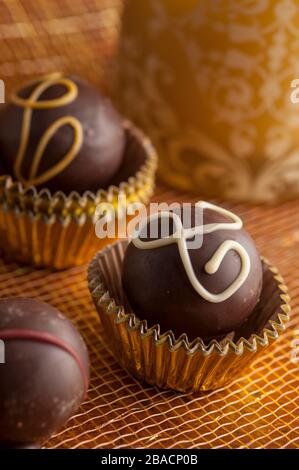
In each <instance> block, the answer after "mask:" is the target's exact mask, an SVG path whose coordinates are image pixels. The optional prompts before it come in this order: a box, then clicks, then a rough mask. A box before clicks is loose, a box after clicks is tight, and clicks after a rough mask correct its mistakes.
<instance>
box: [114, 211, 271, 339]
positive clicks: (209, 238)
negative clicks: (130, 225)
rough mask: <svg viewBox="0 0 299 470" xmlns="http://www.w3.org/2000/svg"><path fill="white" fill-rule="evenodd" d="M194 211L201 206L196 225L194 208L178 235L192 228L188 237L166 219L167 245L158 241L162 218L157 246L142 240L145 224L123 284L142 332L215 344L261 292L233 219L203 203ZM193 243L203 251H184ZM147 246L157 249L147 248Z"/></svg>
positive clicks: (251, 255) (244, 237)
mask: <svg viewBox="0 0 299 470" xmlns="http://www.w3.org/2000/svg"><path fill="white" fill-rule="evenodd" d="M197 204H198V205H199V207H201V204H202V206H203V207H204V210H203V218H202V219H201V222H200V224H199V225H198V224H197V223H196V221H195V207H194V206H193V207H192V217H190V218H189V219H188V217H186V218H185V217H183V223H182V226H183V227H184V229H188V228H189V229H190V227H197V229H196V230H195V232H194V231H191V232H189V238H188V231H186V230H184V231H183V232H180V229H179V227H178V225H180V224H181V222H182V219H181V217H180V216H178V217H179V219H178V220H179V222H178V223H177V222H176V223H175V224H174V221H173V220H172V219H171V221H172V228H171V230H170V234H173V233H174V232H177V234H178V233H179V236H177V238H174V237H169V238H168V241H167V239H166V238H165V237H161V233H160V232H161V215H160V216H159V218H158V219H156V221H155V223H156V224H158V228H157V230H158V231H157V233H158V237H157V238H156V239H154V238H153V236H152V237H151V238H150V236H149V232H148V229H149V227H150V222H149V220H147V222H146V223H145V225H144V226H143V228H142V227H141V229H140V233H139V236H138V237H136V238H135V239H133V240H132V241H131V242H130V243H129V245H128V248H127V250H126V253H125V257H124V262H123V273H122V280H123V287H124V291H125V293H126V295H127V298H128V300H129V303H130V305H131V307H132V309H133V311H134V313H135V314H136V316H137V317H138V318H139V319H141V320H147V324H148V326H149V327H151V326H153V325H155V324H159V325H160V331H161V333H164V332H166V331H167V330H172V331H173V333H174V334H175V337H176V338H178V337H179V336H180V335H181V334H183V333H185V334H187V336H188V339H189V340H190V341H192V340H194V339H195V338H197V337H200V338H202V339H203V340H204V341H209V340H211V339H220V338H221V337H223V336H224V335H226V334H227V333H229V332H231V331H233V330H234V329H235V328H237V327H238V326H240V325H241V324H243V323H244V322H245V321H246V319H247V318H248V317H249V316H250V314H251V312H252V311H253V309H254V307H255V306H256V304H257V302H258V301H259V297H260V293H261V288H262V266H261V260H260V257H259V255H258V252H257V250H256V246H255V244H254V242H253V240H252V238H251V237H250V236H249V234H248V233H247V232H246V231H245V230H244V229H243V228H242V221H241V220H240V219H239V218H238V217H236V216H235V215H234V214H232V213H229V212H227V211H225V212H223V210H222V209H221V208H218V207H217V206H213V205H210V204H208V203H197ZM168 215H169V214H168ZM163 217H165V214H164V215H163ZM153 223H154V221H153V220H152V222H151V224H153ZM209 224H214V225H209ZM215 224H216V225H215ZM220 224H221V225H220ZM223 224H225V226H224V225H223ZM170 225H171V224H170ZM151 227H152V228H153V225H151ZM174 227H175V229H174ZM145 229H146V230H147V231H146V232H145ZM200 231H203V235H202V236H201V235H200ZM192 233H193V235H194V234H195V233H197V235H195V236H193V237H192V236H191V235H192ZM196 237H200V240H202V246H199V245H198V247H197V248H195V245H193V247H192V248H191V246H190V245H189V243H190V241H192V239H193V241H195V240H196ZM161 240H163V241H162V242H161ZM179 240H180V242H178V241H179ZM188 240H189V242H188V243H187V241H188ZM165 241H166V243H165ZM152 242H154V243H155V244H156V245H157V246H153V247H150V246H151V245H150V244H149V243H152ZM189 246H190V248H189Z"/></svg>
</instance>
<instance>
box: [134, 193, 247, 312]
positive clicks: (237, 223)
mask: <svg viewBox="0 0 299 470" xmlns="http://www.w3.org/2000/svg"><path fill="white" fill-rule="evenodd" d="M195 207H198V208H201V209H211V210H214V211H215V212H218V213H219V214H221V215H224V216H226V217H228V218H229V219H230V220H231V221H232V222H220V223H212V224H206V225H199V226H196V227H192V228H188V229H184V227H183V224H182V222H181V219H180V217H179V216H178V215H177V214H175V213H173V212H167V211H161V212H158V213H155V214H151V215H150V216H149V217H148V218H147V219H145V221H144V222H143V223H141V224H140V227H139V230H138V233H137V236H135V237H134V238H132V243H133V244H134V245H135V246H136V247H137V248H139V249H142V250H149V249H153V248H161V247H163V246H167V245H171V244H173V243H177V245H178V250H179V254H180V257H181V260H182V263H183V266H184V268H185V271H186V274H187V276H188V279H189V281H190V283H191V284H192V286H193V288H194V289H195V290H196V292H197V293H198V294H199V295H200V296H201V297H202V298H203V299H205V300H207V301H208V302H213V303H219V302H224V301H225V300H227V299H228V298H229V297H231V296H232V295H233V294H234V293H235V292H237V290H238V289H239V288H240V287H241V286H242V285H243V283H244V282H245V281H246V279H247V277H248V274H249V272H250V258H249V255H248V253H247V251H246V250H245V248H244V247H243V246H242V245H241V244H240V243H238V242H237V241H235V240H225V241H224V242H222V243H221V245H220V246H219V247H218V248H217V250H216V251H215V253H214V254H213V256H212V257H211V258H210V260H209V261H208V262H207V263H206V264H205V271H206V273H207V274H210V275H213V274H215V273H216V272H217V271H218V269H219V267H220V265H221V263H222V261H223V259H224V257H225V256H226V254H227V253H228V252H229V251H230V250H234V251H235V252H236V253H238V255H239V257H240V259H241V264H242V266H241V270H240V273H239V274H238V276H237V277H236V279H235V280H234V281H233V282H232V284H230V286H228V287H227V288H226V289H225V290H224V291H222V292H220V293H218V294H213V293H211V292H209V291H208V290H207V289H205V287H204V286H203V285H202V284H201V283H200V282H199V280H198V279H197V277H196V275H195V272H194V269H193V266H192V263H191V260H190V256H189V252H188V247H187V241H188V240H190V239H191V238H193V237H194V236H195V235H200V234H203V235H204V234H208V233H212V232H216V231H218V230H240V229H241V228H242V226H243V222H242V220H241V219H240V218H239V217H238V216H237V215H235V214H233V213H232V212H230V211H228V210H226V209H223V208H221V207H218V206H215V205H214V204H210V203H208V202H205V201H199V202H197V203H196V204H195ZM163 217H167V218H168V217H171V218H172V219H173V222H174V224H175V231H174V233H173V234H172V235H170V236H167V237H163V238H159V239H156V240H151V241H143V240H141V238H140V234H141V232H142V230H143V229H144V228H145V227H146V226H147V224H148V223H151V222H153V221H156V220H158V219H160V218H163Z"/></svg>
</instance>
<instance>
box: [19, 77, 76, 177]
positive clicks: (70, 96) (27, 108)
mask: <svg viewBox="0 0 299 470" xmlns="http://www.w3.org/2000/svg"><path fill="white" fill-rule="evenodd" d="M33 85H36V87H35V88H34V89H33V91H32V92H31V94H30V96H29V97H28V98H22V97H20V96H18V94H17V93H15V94H13V95H12V98H11V100H12V102H13V103H14V104H15V105H17V106H20V107H22V108H23V109H24V114H23V120H22V128H21V136H20V145H19V148H18V152H17V156H16V160H15V163H14V173H15V176H16V178H17V179H18V180H19V181H21V182H23V183H24V184H25V185H26V186H28V185H36V186H38V185H40V184H43V183H46V182H47V181H49V180H51V179H52V178H54V177H55V176H57V175H58V174H59V173H61V172H62V171H63V170H64V169H65V168H66V167H67V166H68V165H70V163H71V162H72V161H73V160H74V158H75V157H76V155H77V154H78V152H79V151H80V148H81V146H82V143H83V130H82V125H81V123H80V122H79V121H78V119H76V118H75V117H73V116H63V117H61V118H60V119H57V120H56V121H54V122H53V123H52V124H51V125H50V126H49V127H48V129H47V130H46V131H45V132H44V134H43V135H42V136H41V138H40V141H39V143H38V145H37V148H36V151H35V154H34V156H33V158H32V164H31V168H30V171H29V176H28V178H26V177H24V176H23V175H22V164H23V162H24V158H25V156H26V151H27V147H28V142H29V138H30V131H31V123H32V113H33V111H34V110H42V109H43V110H47V109H53V108H58V107H63V106H66V105H68V104H70V103H72V102H73V101H75V99H76V98H77V96H78V87H77V85H76V84H75V83H74V82H73V81H72V80H71V79H69V78H64V77H63V76H62V74H60V73H54V74H51V75H47V76H45V77H43V78H42V79H40V80H35V81H34V82H31V83H29V84H28V86H33ZM54 85H63V86H65V88H66V93H65V94H64V95H62V96H60V97H58V98H55V99H52V100H39V98H40V96H41V95H42V94H43V93H44V92H45V91H46V90H48V89H49V88H50V87H52V86H54ZM66 125H68V126H71V127H72V128H73V130H74V140H73V143H72V145H71V148H70V149H69V150H68V152H67V153H66V154H65V155H64V156H63V157H62V158H61V160H60V161H59V162H58V163H56V164H55V165H54V166H52V167H51V168H49V169H48V170H46V171H45V172H43V173H42V174H40V175H38V170H39V166H40V163H41V161H42V158H43V155H44V153H45V150H46V148H47V145H48V143H49V142H50V140H51V138H52V137H53V136H54V135H55V134H56V132H57V131H58V130H59V129H60V128H61V127H63V126H66Z"/></svg>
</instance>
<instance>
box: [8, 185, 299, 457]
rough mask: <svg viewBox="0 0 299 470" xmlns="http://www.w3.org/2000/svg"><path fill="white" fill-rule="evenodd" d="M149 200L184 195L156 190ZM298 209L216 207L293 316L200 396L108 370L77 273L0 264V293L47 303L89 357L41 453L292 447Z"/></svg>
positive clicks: (295, 436) (112, 366)
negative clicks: (274, 269) (266, 262)
mask: <svg viewBox="0 0 299 470" xmlns="http://www.w3.org/2000/svg"><path fill="white" fill-rule="evenodd" d="M154 200H155V201H188V200H190V198H188V197H187V196H185V195H184V194H179V193H175V192H172V191H170V190H167V189H165V188H159V190H158V191H157V192H156V196H155V198H154ZM194 200H195V199H194ZM298 204H299V202H298V201H293V202H288V203H284V204H280V205H277V206H269V207H264V206H249V205H236V204H235V205H231V204H229V205H226V207H228V208H229V209H232V210H234V211H236V212H237V213H238V214H239V215H240V216H241V217H243V219H244V222H245V225H246V227H247V228H248V230H249V231H250V232H251V234H252V235H253V236H254V238H255V240H256V242H257V245H258V248H259V249H260V251H261V253H262V254H263V255H264V256H266V257H267V258H269V259H270V260H271V262H272V263H273V264H275V265H277V266H278V267H279V269H280V271H281V273H282V274H283V275H284V277H285V281H286V283H287V285H288V287H289V289H290V294H291V296H292V299H293V311H292V314H291V321H290V324H289V328H288V329H287V330H286V332H285V333H284V334H282V337H281V338H280V339H279V340H278V341H277V342H276V343H275V344H274V345H273V347H272V349H271V350H270V352H269V353H268V354H266V355H265V356H260V357H259V358H258V359H257V361H256V362H255V363H254V364H253V365H252V366H251V368H250V369H249V370H248V372H247V373H246V375H243V376H242V375H240V377H239V378H238V379H237V380H235V381H234V382H233V383H232V384H231V385H229V386H227V387H224V388H222V389H220V390H217V391H212V392H208V393H202V394H197V395H189V396H188V395H186V394H179V393H175V392H172V391H161V390H158V389H157V388H154V387H150V386H148V385H146V384H141V383H140V382H138V381H137V380H135V379H134V378H131V377H130V376H129V375H128V374H127V373H126V372H125V371H124V370H123V369H122V368H121V367H120V366H119V365H118V364H117V362H116V361H115V360H114V359H113V357H112V356H111V355H110V353H109V352H108V351H107V350H106V349H105V344H106V340H105V337H104V336H103V331H102V327H101V325H100V324H99V321H98V318H97V315H96V314H95V311H94V308H93V305H92V303H91V299H90V295H89V292H88V289H87V284H86V267H85V266H84V267H80V268H78V267H77V268H72V269H69V270H67V271H62V272H51V271H49V270H34V269H33V268H29V267H22V266H20V265H17V264H12V263H7V262H4V261H1V263H0V296H1V297H4V296H13V295H17V296H31V297H37V298H39V299H41V300H44V301H46V302H50V303H51V304H52V305H54V306H56V307H57V308H59V309H60V310H61V311H62V312H63V313H64V314H66V315H67V316H68V317H69V318H70V319H71V320H73V321H74V323H75V324H76V326H77V327H78V328H79V329H80V331H81V333H82V335H83V336H84V338H85V340H86V341H87V344H88V348H89V351H90V357H91V364H92V370H91V387H90V391H89V394H88V400H87V401H86V402H85V403H84V404H83V405H82V407H81V408H80V410H79V411H78V413H77V414H76V415H75V416H74V417H73V418H71V419H70V420H69V421H68V423H67V424H66V426H65V427H64V429H62V430H60V431H59V432H58V433H57V434H56V435H55V436H53V437H52V438H51V439H50V440H49V441H48V442H47V443H46V445H45V447H47V448H157V447H160V448H205V447H215V448H219V447H220V448H221V447H222V448H223V447H225V448H227V447H232V448H238V447H250V448H259V447H262V448H269V447H279V448H280V447H289V448H295V447H299V414H298V407H299V396H298V384H299V378H298V363H297V364H296V363H295V362H292V351H294V349H292V348H294V347H295V341H296V338H297V339H299V289H298V277H299V267H298V256H299V220H298ZM296 328H297V330H298V331H297V336H296ZM298 357H299V355H298Z"/></svg>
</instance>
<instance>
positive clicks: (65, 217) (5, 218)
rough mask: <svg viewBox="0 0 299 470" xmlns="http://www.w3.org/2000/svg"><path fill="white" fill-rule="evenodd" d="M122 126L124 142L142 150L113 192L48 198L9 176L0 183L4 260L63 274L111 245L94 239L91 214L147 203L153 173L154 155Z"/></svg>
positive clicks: (130, 127) (137, 135)
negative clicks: (141, 156) (100, 208)
mask: <svg viewBox="0 0 299 470" xmlns="http://www.w3.org/2000/svg"><path fill="white" fill-rule="evenodd" d="M123 125H124V128H125V130H126V132H127V136H128V138H130V139H133V140H134V141H135V142H136V143H137V144H138V145H140V146H141V148H142V151H143V152H144V161H143V163H142V164H141V166H140V168H139V170H138V171H137V172H136V173H135V174H134V175H133V176H131V177H129V178H128V179H127V181H124V182H121V183H120V184H119V185H118V186H110V187H109V188H108V189H107V190H102V189H100V190H99V191H98V192H97V193H92V192H90V191H86V192H85V193H84V194H83V195H79V194H78V193H77V192H72V193H70V195H69V196H66V195H65V194H64V193H62V192H56V193H55V194H53V195H51V193H50V191H48V190H47V189H42V190H40V191H38V190H37V189H36V188H35V187H30V188H28V189H25V188H24V187H23V185H22V184H21V183H19V182H15V181H13V180H12V178H11V177H9V176H1V177H0V242H1V248H2V250H3V251H4V253H5V254H6V255H8V256H9V257H10V258H13V259H16V260H18V261H21V262H26V263H31V264H34V265H36V266H49V267H52V268H55V269H63V268H67V267H70V266H77V265H81V264H84V263H86V262H88V261H89V260H90V259H91V258H92V256H93V255H94V254H95V253H96V252H97V251H98V250H100V249H102V248H103V247H104V246H106V245H107V244H109V243H111V242H113V241H115V240H113V239H109V238H105V239H99V238H98V237H97V236H96V234H95V223H96V208H97V207H98V205H99V204H100V203H103V202H108V203H110V204H112V205H113V207H114V209H115V211H116V212H117V211H119V210H120V209H123V210H124V211H125V209H126V206H127V204H128V203H130V202H135V201H138V202H143V203H147V202H148V201H149V198H150V197H151V195H152V193H153V190H154V182H155V172H156V168H157V155H156V152H155V150H154V148H153V146H152V144H151V142H150V141H149V139H148V138H147V137H146V136H145V135H144V134H143V133H142V132H141V131H140V130H139V129H137V128H136V127H135V126H134V125H133V124H132V123H130V122H129V121H125V122H124V124H123ZM122 201H123V202H122ZM119 204H123V207H122V208H120V207H119Z"/></svg>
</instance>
